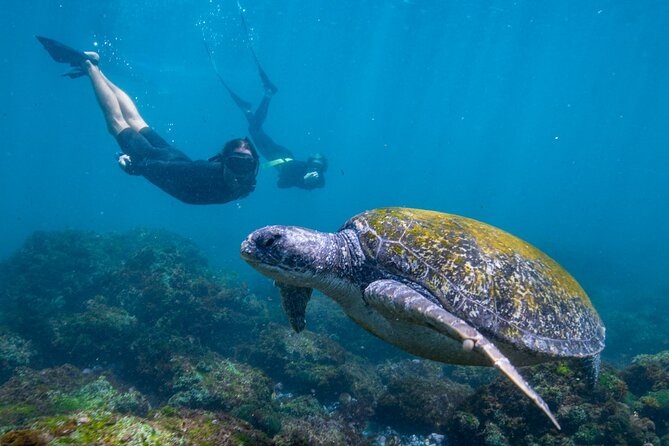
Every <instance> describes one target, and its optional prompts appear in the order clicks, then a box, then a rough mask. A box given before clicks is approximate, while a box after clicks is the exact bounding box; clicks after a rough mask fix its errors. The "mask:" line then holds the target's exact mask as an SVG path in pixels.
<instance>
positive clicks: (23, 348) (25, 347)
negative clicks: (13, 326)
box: [0, 331, 35, 383]
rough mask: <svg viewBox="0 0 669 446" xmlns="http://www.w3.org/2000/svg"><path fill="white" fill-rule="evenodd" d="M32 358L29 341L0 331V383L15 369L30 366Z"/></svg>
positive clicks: (32, 353)
mask: <svg viewBox="0 0 669 446" xmlns="http://www.w3.org/2000/svg"><path fill="white" fill-rule="evenodd" d="M34 356H35V351H34V350H33V348H32V343H31V342H30V341H28V340H26V339H23V338H22V337H20V336H17V335H15V334H12V333H3V332H2V331H0V383H2V382H4V381H5V380H7V378H9V377H10V376H11V374H12V373H13V371H14V369H15V368H16V367H21V366H27V365H30V362H31V360H32V358H33V357H34Z"/></svg>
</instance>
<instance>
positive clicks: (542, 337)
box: [342, 208, 605, 365]
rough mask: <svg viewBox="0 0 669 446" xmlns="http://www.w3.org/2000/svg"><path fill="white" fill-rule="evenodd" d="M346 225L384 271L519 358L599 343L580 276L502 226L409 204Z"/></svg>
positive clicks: (592, 348) (593, 348)
mask: <svg viewBox="0 0 669 446" xmlns="http://www.w3.org/2000/svg"><path fill="white" fill-rule="evenodd" d="M346 229H350V230H353V231H354V232H355V233H356V234H357V236H358V239H359V241H360V245H361V247H362V250H363V251H364V254H365V257H366V258H367V259H368V260H370V259H373V260H374V261H375V262H376V264H377V267H378V269H379V270H382V271H384V273H385V274H384V275H389V276H391V277H393V276H394V277H396V278H397V279H398V280H401V281H402V282H405V283H407V284H408V285H409V286H412V287H414V288H417V289H418V291H420V292H421V294H423V295H426V296H432V297H433V298H434V299H436V300H437V301H438V303H439V304H440V305H441V306H443V308H445V309H446V310H447V311H449V312H451V313H452V314H454V315H456V316H457V317H459V318H461V319H463V320H464V321H467V322H468V323H470V324H471V325H472V326H474V327H476V328H477V329H478V330H480V331H481V332H482V333H483V334H485V335H486V336H488V337H489V338H490V339H491V340H494V341H495V342H496V343H497V345H498V346H499V347H500V348H501V349H502V350H505V351H507V352H509V346H511V347H512V348H513V349H518V350H520V351H524V352H527V353H528V354H529V355H527V357H525V358H524V360H521V361H518V362H520V364H519V365H522V364H529V363H533V362H534V361H532V360H531V358H532V356H534V355H535V354H536V355H537V356H538V359H537V361H536V362H540V361H541V360H545V358H541V357H543V356H550V357H555V358H560V357H589V356H595V355H597V354H598V353H599V352H601V351H602V349H603V348H604V333H605V330H604V325H603V324H602V321H601V319H600V317H599V315H598V314H597V311H596V310H595V309H594V307H593V306H592V303H591V302H590V299H589V298H588V296H587V295H586V293H585V292H584V291H583V289H582V288H581V286H580V285H579V284H578V282H576V280H574V278H573V277H572V276H571V275H570V274H569V273H568V272H567V271H565V270H564V268H562V267H561V266H560V265H559V264H558V263H557V262H555V261H554V260H553V259H551V258H550V257H548V256H547V255H545V254H544V253H543V252H541V251H539V250H538V249H537V248H535V247H533V246H532V245H530V244H528V243H527V242H525V241H523V240H521V239H519V238H517V237H515V236H513V235H511V234H509V233H507V232H504V231H502V230H500V229H498V228H495V227H493V226H490V225H487V224H485V223H481V222H479V221H476V220H472V219H469V218H465V217H460V216H456V215H451V214H444V213H439V212H433V211H425V210H417V209H407V208H381V209H374V210H371V211H367V212H364V213H362V214H359V215H357V216H355V217H353V218H351V219H350V220H349V221H348V222H346V223H345V224H344V226H343V227H342V230H346ZM420 288H423V289H422V290H421V289H420ZM425 290H426V291H427V293H426V292H425ZM499 341H502V342H503V343H504V344H507V347H506V348H505V347H504V345H501V344H499ZM517 353H518V352H516V354H513V353H510V356H518V355H517ZM523 356H525V355H523ZM528 358H530V359H528Z"/></svg>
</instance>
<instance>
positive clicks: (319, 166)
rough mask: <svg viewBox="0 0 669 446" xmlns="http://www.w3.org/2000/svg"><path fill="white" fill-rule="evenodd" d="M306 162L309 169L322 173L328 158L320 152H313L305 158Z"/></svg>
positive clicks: (326, 168)
mask: <svg viewBox="0 0 669 446" xmlns="http://www.w3.org/2000/svg"><path fill="white" fill-rule="evenodd" d="M307 164H308V165H309V168H310V169H311V170H315V171H316V172H320V173H322V172H325V171H326V170H328V160H327V158H325V157H324V156H323V155H322V154H320V153H314V154H313V155H311V156H310V157H309V158H307Z"/></svg>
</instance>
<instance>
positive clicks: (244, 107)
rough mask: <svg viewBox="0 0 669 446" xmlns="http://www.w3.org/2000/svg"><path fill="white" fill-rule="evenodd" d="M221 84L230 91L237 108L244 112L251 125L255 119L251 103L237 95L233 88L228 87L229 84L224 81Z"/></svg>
mask: <svg viewBox="0 0 669 446" xmlns="http://www.w3.org/2000/svg"><path fill="white" fill-rule="evenodd" d="M221 82H222V83H223V86H224V87H225V89H226V90H228V94H229V95H230V97H231V98H232V100H233V101H234V103H235V104H236V105H237V108H239V109H240V110H241V111H242V113H244V116H245V117H246V120H247V121H249V123H250V122H251V121H252V120H253V119H254V117H253V112H252V111H251V103H250V102H248V101H245V100H244V99H242V98H241V96H239V95H238V94H237V93H235V92H234V91H233V90H232V88H230V87H229V86H228V84H226V83H225V82H223V81H221Z"/></svg>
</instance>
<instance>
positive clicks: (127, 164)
mask: <svg viewBox="0 0 669 446" xmlns="http://www.w3.org/2000/svg"><path fill="white" fill-rule="evenodd" d="M118 165H119V167H120V168H121V169H123V170H124V171H125V172H127V173H130V171H131V169H132V159H130V155H126V154H125V153H124V154H122V155H120V156H119V157H118Z"/></svg>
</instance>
